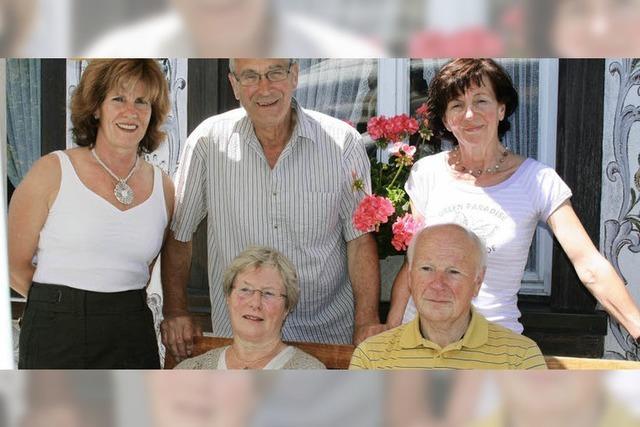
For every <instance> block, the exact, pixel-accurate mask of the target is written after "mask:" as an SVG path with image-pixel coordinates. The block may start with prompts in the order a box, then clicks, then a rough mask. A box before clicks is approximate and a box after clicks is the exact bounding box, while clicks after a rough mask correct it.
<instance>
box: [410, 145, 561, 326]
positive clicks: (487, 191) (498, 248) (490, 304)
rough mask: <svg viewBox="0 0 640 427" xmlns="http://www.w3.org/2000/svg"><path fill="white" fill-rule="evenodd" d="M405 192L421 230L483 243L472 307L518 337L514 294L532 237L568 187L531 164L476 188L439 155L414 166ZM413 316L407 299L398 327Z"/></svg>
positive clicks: (550, 171)
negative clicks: (455, 231) (467, 234)
mask: <svg viewBox="0 0 640 427" xmlns="http://www.w3.org/2000/svg"><path fill="white" fill-rule="evenodd" d="M405 189H406V191H407V193H408V194H409V197H410V198H411V202H412V203H413V207H414V209H415V210H416V211H417V212H418V213H420V214H421V215H423V216H424V218H425V223H426V225H434V224H442V223H456V224H460V225H462V226H464V227H466V228H468V229H470V230H472V231H473V232H475V233H476V234H477V235H478V236H479V237H481V238H482V239H483V240H484V242H485V243H486V245H487V272H486V274H485V279H484V283H483V284H482V286H481V288H480V292H479V294H478V297H477V298H475V299H474V301H473V305H474V306H475V307H476V308H477V309H478V311H479V312H480V313H481V314H482V315H484V316H485V317H486V318H487V319H488V320H490V321H493V322H496V323H498V324H500V325H502V326H504V327H506V328H509V329H511V330H513V331H515V332H517V333H521V332H522V329H523V328H522V325H521V324H520V322H518V318H519V317H520V311H519V310H518V306H517V302H518V296H517V294H518V291H519V289H520V281H521V280H522V275H523V273H524V268H525V266H526V263H527V257H528V254H529V247H530V246H531V241H532V239H533V234H534V232H535V230H536V226H537V224H538V222H539V221H544V222H546V221H547V219H548V218H549V215H551V214H552V213H553V212H554V211H555V210H556V209H557V208H558V207H559V206H560V205H561V204H562V203H564V202H565V201H566V200H567V199H569V198H570V197H571V190H570V189H569V187H568V186H567V185H566V184H565V183H564V181H563V180H562V179H561V178H560V177H559V176H558V174H557V173H556V171H555V170H553V169H552V168H550V167H548V166H546V165H544V164H542V163H540V162H538V161H536V160H533V159H526V160H525V161H524V162H523V163H522V165H520V167H519V168H518V170H517V171H516V172H515V173H514V174H513V175H512V176H511V177H509V178H508V179H507V180H506V181H504V182H502V183H500V184H497V185H494V186H491V187H475V186H473V185H469V184H467V183H464V182H461V181H458V180H456V179H455V178H454V177H453V175H452V174H451V172H450V168H449V165H448V164H447V153H446V152H442V153H439V154H436V155H433V156H429V157H425V158H423V159H421V160H419V161H418V162H416V164H415V165H414V166H413V168H412V169H411V174H410V176H409V179H408V180H407V183H406V184H405ZM415 313H416V309H415V304H414V303H413V300H412V299H410V300H409V304H408V305H407V308H406V310H405V313H404V318H403V323H406V322H408V321H410V320H411V319H413V317H414V316H415Z"/></svg>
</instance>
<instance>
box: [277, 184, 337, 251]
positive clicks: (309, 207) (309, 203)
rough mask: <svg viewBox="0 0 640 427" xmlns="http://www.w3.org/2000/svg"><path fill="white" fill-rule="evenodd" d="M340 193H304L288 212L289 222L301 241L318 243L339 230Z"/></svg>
mask: <svg viewBox="0 0 640 427" xmlns="http://www.w3.org/2000/svg"><path fill="white" fill-rule="evenodd" d="M339 197H340V194H339V193H302V194H299V195H297V196H296V197H295V200H297V201H298V203H297V204H296V206H290V208H289V209H288V212H287V216H288V222H289V224H290V225H291V227H292V228H293V232H294V233H295V235H296V238H297V240H298V241H299V242H304V243H314V242H316V243H318V242H321V241H323V240H326V239H328V238H330V236H331V235H333V234H334V233H335V232H336V231H339V225H340V224H339V212H340V200H339Z"/></svg>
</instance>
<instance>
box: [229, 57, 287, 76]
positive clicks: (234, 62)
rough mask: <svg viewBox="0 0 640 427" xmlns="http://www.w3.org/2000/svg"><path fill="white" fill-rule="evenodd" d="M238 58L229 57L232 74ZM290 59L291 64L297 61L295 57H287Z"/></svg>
mask: <svg viewBox="0 0 640 427" xmlns="http://www.w3.org/2000/svg"><path fill="white" fill-rule="evenodd" d="M236 59H238V58H229V72H230V73H231V74H233V73H235V72H236ZM286 59H288V60H289V65H293V64H295V62H296V59H295V58H286Z"/></svg>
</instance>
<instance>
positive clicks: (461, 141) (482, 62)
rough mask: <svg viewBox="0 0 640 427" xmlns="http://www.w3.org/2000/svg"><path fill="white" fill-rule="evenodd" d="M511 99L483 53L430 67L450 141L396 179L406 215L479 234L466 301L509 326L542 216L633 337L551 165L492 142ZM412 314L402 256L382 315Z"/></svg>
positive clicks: (638, 322)
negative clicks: (481, 276) (481, 248)
mask: <svg viewBox="0 0 640 427" xmlns="http://www.w3.org/2000/svg"><path fill="white" fill-rule="evenodd" d="M517 104H518V94H517V92H516V90H515V88H514V86H513V83H512V81H511V78H510V77H509V75H508V74H507V73H506V72H505V71H504V70H503V69H502V67H500V66H499V65H498V64H497V63H495V62H494V61H493V60H491V59H457V60H454V61H452V62H449V63H448V64H446V65H444V66H443V67H442V68H441V69H440V70H439V72H438V73H437V74H436V76H435V77H434V79H433V80H432V82H431V84H430V86H429V96H428V107H429V120H430V124H431V126H432V128H433V130H434V132H435V134H436V135H437V136H440V137H443V138H446V139H449V140H451V141H453V142H454V148H453V149H452V150H451V151H447V152H442V153H439V154H436V155H433V156H429V157H425V158H423V159H421V160H419V161H418V162H416V164H415V165H414V166H413V168H412V170H411V175H410V176H409V179H408V180H407V183H406V185H405V188H406V190H407V193H408V194H409V197H410V198H411V206H412V211H413V214H414V215H416V216H417V217H420V218H422V219H424V221H425V223H426V225H431V224H436V223H447V222H455V223H458V224H461V225H463V226H465V227H467V228H469V229H471V230H472V231H474V232H475V233H476V234H478V235H479V236H480V237H482V238H483V239H484V241H485V243H486V245H487V252H488V262H487V272H486V276H485V280H484V283H483V284H482V287H481V289H480V292H479V294H478V296H477V297H476V298H475V299H474V305H475V307H476V308H477V310H478V311H479V312H480V313H482V314H483V315H484V316H485V317H486V318H487V319H489V320H490V321H494V322H496V323H499V324H501V325H503V326H505V327H507V328H510V329H512V330H514V331H516V332H518V333H521V332H522V325H521V324H520V323H519V322H518V318H519V317H520V312H519V311H518V308H517V294H518V290H519V289H520V281H521V279H522V275H523V272H524V268H525V265H526V261H527V256H528V253H529V247H530V246H531V241H532V239H533V234H534V231H535V228H536V225H537V224H538V222H539V221H545V222H547V224H549V226H550V228H551V230H552V231H553V233H554V235H555V237H556V238H557V239H558V241H559V242H560V244H561V245H562V248H563V249H564V251H565V252H566V254H567V255H568V257H569V259H570V260H571V262H572V263H573V266H574V268H575V269H576V272H577V273H578V276H579V277H580V280H581V281H582V282H583V284H584V285H585V286H586V287H587V289H588V290H589V291H590V292H591V293H592V294H593V295H594V296H595V297H596V298H597V299H598V301H599V302H600V303H601V304H602V305H603V307H604V308H605V309H606V310H607V311H608V312H609V313H610V314H612V315H613V316H614V317H616V318H617V319H618V321H619V322H620V323H621V324H622V325H624V326H625V328H627V330H628V331H629V333H630V334H631V335H632V336H633V337H635V338H638V336H640V312H639V311H638V308H637V306H636V305H635V303H634V302H633V300H632V298H631V296H630V295H629V292H628V291H627V289H626V288H625V286H624V283H623V282H622V280H621V279H620V277H619V276H618V275H617V273H616V272H615V270H614V269H613V267H612V266H611V264H610V263H609V262H608V261H607V260H606V259H605V258H604V257H603V256H602V255H601V254H600V253H599V252H598V250H597V249H596V247H595V246H594V245H593V243H592V242H591V240H590V238H589V236H588V235H587V233H586V231H585V230H584V227H583V226H582V224H581V223H580V220H579V219H578V217H577V216H576V213H575V212H574V210H573V208H572V207H571V203H570V201H569V198H570V197H571V190H570V189H569V188H568V187H567V185H566V184H565V183H564V182H563V181H562V179H561V178H560V177H559V176H558V175H557V173H556V172H555V171H554V170H553V169H552V168H550V167H548V166H545V165H544V164H542V163H539V162H537V161H535V160H533V159H529V158H528V159H525V158H523V157H521V156H519V155H517V154H515V153H513V152H511V151H509V150H508V149H507V148H505V147H504V146H503V145H502V144H501V142H500V141H501V139H502V136H503V135H504V134H505V132H507V131H508V130H509V128H510V123H509V121H508V118H509V116H510V115H511V114H512V113H513V112H514V110H515V109H516V107H517ZM416 268H419V266H416ZM407 302H408V303H407ZM414 315H415V305H414V303H413V301H412V300H410V298H409V289H408V274H407V267H406V265H405V266H404V267H403V268H402V270H401V271H400V273H399V274H398V277H397V278H396V281H395V283H394V288H393V292H392V302H391V310H390V312H389V317H388V321H387V324H388V326H390V327H393V326H396V325H398V324H400V322H401V321H402V322H408V321H409V320H411V319H412V318H413V316H414Z"/></svg>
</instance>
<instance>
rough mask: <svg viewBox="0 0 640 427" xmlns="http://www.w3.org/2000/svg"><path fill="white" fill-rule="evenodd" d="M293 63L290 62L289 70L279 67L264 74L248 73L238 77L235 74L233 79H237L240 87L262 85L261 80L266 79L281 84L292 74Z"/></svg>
mask: <svg viewBox="0 0 640 427" xmlns="http://www.w3.org/2000/svg"><path fill="white" fill-rule="evenodd" d="M292 65H293V63H292V62H289V66H288V67H287V68H284V67H278V68H272V69H271V70H269V71H267V72H266V73H264V74H260V73H256V72H255V71H246V72H244V73H242V74H240V75H237V74H236V73H235V72H234V73H233V77H235V78H236V80H237V81H238V83H240V86H255V85H257V84H258V83H260V80H261V79H262V78H263V77H264V78H266V79H267V80H269V81H270V82H273V83H275V82H281V81H283V80H284V79H286V78H287V76H288V75H289V73H290V72H291V66H292Z"/></svg>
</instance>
